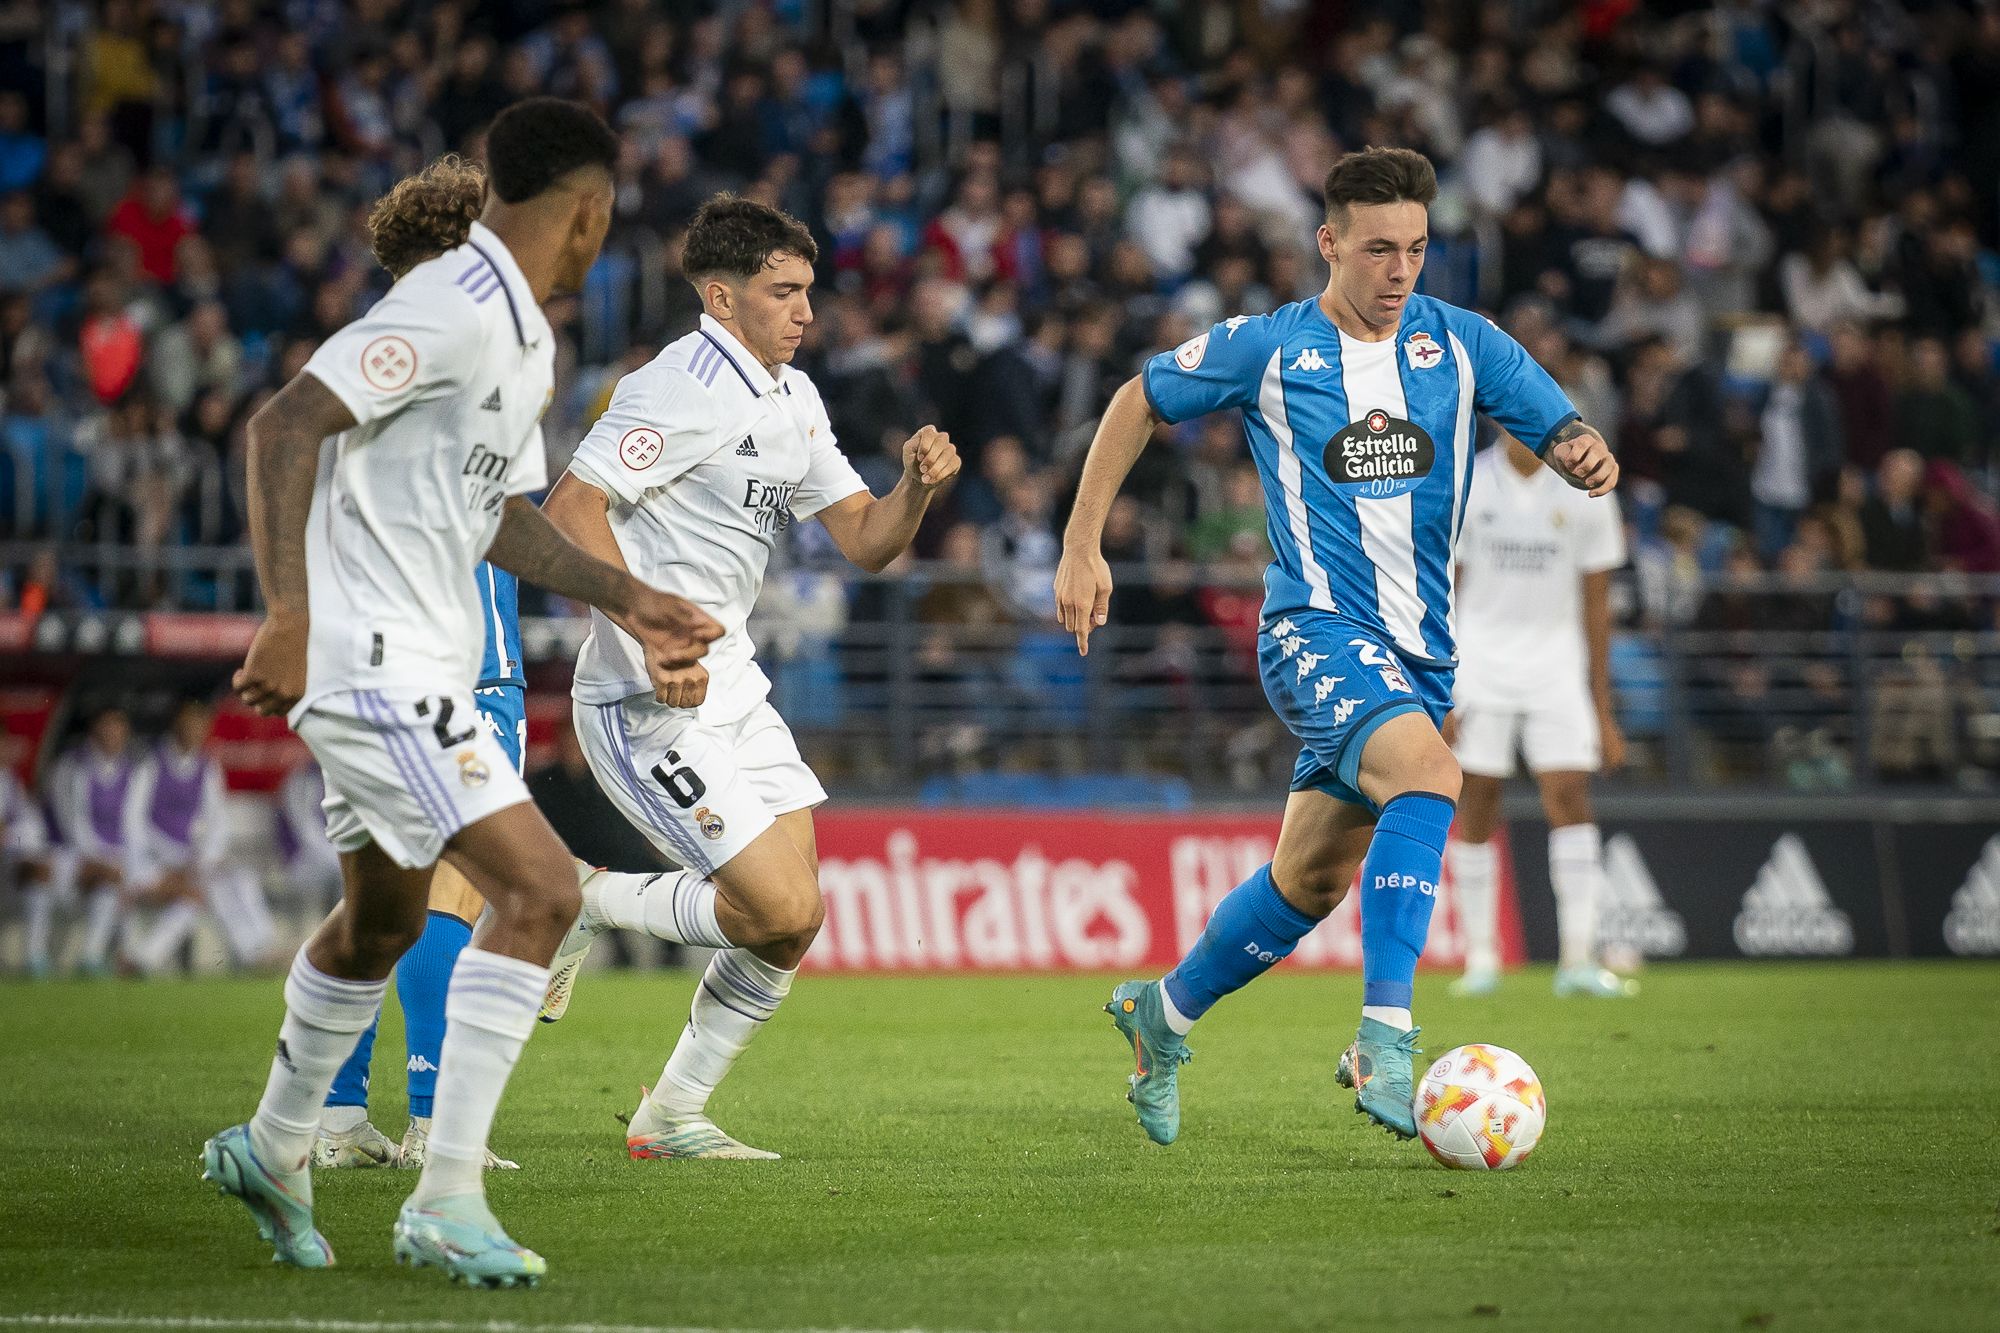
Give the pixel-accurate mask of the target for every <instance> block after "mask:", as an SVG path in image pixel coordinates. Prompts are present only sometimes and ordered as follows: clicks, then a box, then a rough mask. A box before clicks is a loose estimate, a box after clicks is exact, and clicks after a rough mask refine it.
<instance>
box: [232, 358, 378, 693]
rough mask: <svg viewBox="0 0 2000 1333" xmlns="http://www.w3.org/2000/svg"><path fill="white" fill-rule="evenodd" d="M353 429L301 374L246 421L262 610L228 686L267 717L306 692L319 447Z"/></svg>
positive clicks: (341, 406) (348, 415) (313, 380)
mask: <svg viewBox="0 0 2000 1333" xmlns="http://www.w3.org/2000/svg"><path fill="white" fill-rule="evenodd" d="M353 425H354V414H353V413H352V412H350V411H349V410H348V408H347V404H345V403H343V402H341V401H340V399H339V398H338V397H336V396H335V394H334V392H333V390H331V389H329V388H327V387H326V385H324V384H322V383H320V381H319V379H318V378H317V377H316V376H313V375H310V374H306V373H304V372H301V373H300V374H298V375H295V376H293V377H292V382H291V383H290V384H287V385H286V386H285V387H284V388H282V389H280V390H278V392H277V394H276V396H274V397H273V398H272V399H271V401H270V402H268V403H265V404H264V406H263V407H261V408H259V409H258V410H257V415H255V416H253V417H251V418H250V427H249V432H248V434H249V449H248V451H247V460H246V461H247V466H248V481H249V492H250V496H249V499H250V504H249V510H250V550H251V552H252V554H253V555H254V556H255V558H256V562H257V584H258V586H259V587H260V588H262V589H263V592H264V608H265V612H264V623H263V624H261V625H259V626H258V627H257V636H256V637H255V638H254V639H252V640H251V641H250V652H249V654H248V655H247V656H246V657H245V658H244V659H243V665H242V667H241V668H240V669H238V671H237V672H236V675H235V677H234V678H233V680H232V681H231V684H232V685H233V686H234V688H235V690H236V693H237V694H238V696H240V697H241V698H242V700H243V702H244V703H246V704H248V705H250V707H252V708H254V709H256V710H257V711H258V712H260V713H263V714H266V715H271V714H281V713H286V712H289V711H291V707H292V705H293V704H295V703H297V702H298V701H299V699H300V697H301V696H302V695H304V694H305V692H306V637H307V632H308V630H309V629H310V628H311V623H312V622H311V613H310V611H309V610H308V607H307V603H306V518H307V515H308V514H310V513H311V511H312V497H313V483H314V482H315V480H317V478H318V476H319V450H320V445H321V444H322V443H324V442H325V440H326V438H327V437H328V436H330V435H338V434H340V433H341V432H342V431H344V430H347V429H349V428H350V427H352V426H353Z"/></svg>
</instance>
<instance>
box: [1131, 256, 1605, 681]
mask: <svg viewBox="0 0 2000 1333" xmlns="http://www.w3.org/2000/svg"><path fill="white" fill-rule="evenodd" d="M1141 382H1142V384H1143V385H1144V387H1145V390H1146V398H1147V400H1148V401H1149V402H1150V403H1151V404H1152V406H1153V411H1154V412H1155V413H1157V414H1158V415H1159V416H1160V417H1161V418H1162V419H1163V420H1166V421H1169V422H1178V421H1186V420H1188V419H1190V418H1192V417H1198V416H1201V415H1203V414H1205V413H1208V412H1214V411H1218V410H1220V409H1222V408H1229V407H1233V408H1238V409H1240V410H1241V411H1242V413H1243V430H1244V433H1245V435H1246V436H1248V438H1249V441H1250V452H1251V455H1252V457H1253V458H1254V459H1255V460H1256V464H1257V471H1258V473H1259V475H1260V476H1261V477H1262V478H1263V482H1264V506H1265V510H1266V512H1267V513H1268V515H1269V526H1270V535H1271V549H1272V550H1273V551H1275V552H1276V553H1277V559H1276V560H1274V561H1273V562H1272V564H1271V568H1270V569H1269V570H1268V571H1267V572H1266V574H1265V576H1264V589H1265V599H1264V610H1265V614H1266V616H1267V617H1269V616H1282V615H1285V614H1287V613H1290V612H1296V611H1304V610H1308V609H1316V610H1320V611H1327V612H1331V613H1333V614H1336V615H1340V616H1344V617H1346V618H1347V619H1349V620H1352V621H1354V622H1356V623H1357V624H1360V625H1363V626H1366V627H1368V628H1371V629H1376V630H1379V631H1381V632H1382V633H1383V634H1384V635H1385V636H1387V638H1388V639H1389V640H1390V641H1391V642H1392V643H1394V644H1395V646H1396V648H1397V649H1398V650H1399V651H1400V652H1401V653H1403V654H1404V655H1405V656H1407V657H1409V658H1411V659H1413V660H1415V661H1418V662H1423V663H1427V664H1431V665H1437V666H1445V665H1449V664H1451V662H1452V661H1453V659H1454V651H1455V650H1454V645H1453V643H1452V633H1451V594H1452V547H1453V544H1454V543H1455V542H1456V541H1457V540H1458V532H1459V528H1460V527H1461V526H1462V525H1463V523H1464V521H1465V498H1466V493H1467V491H1468V490H1469V488H1470V486H1471V483H1472V460H1473V454H1474V452H1475V451H1474V449H1473V414H1474V412H1484V413H1487V414H1488V415H1490V416H1491V417H1493V418H1494V419H1495V420H1496V421H1498V422H1499V423H1500V424H1501V425H1503V426H1505V427H1506V428H1507V429H1508V430H1510V431H1512V432H1513V434H1514V435H1515V437H1516V438H1518V439H1520V440H1522V441H1523V442H1524V443H1526V444H1528V445H1529V446H1530V447H1531V448H1533V449H1534V450H1535V452H1536V453H1538V454H1539V453H1541V452H1542V451H1544V450H1545V449H1547V447H1548V444H1549V437H1550V436H1552V435H1553V434H1554V433H1555V432H1556V431H1557V430H1558V429H1559V428H1561V427H1562V426H1563V425H1564V424H1565V423H1567V422H1569V421H1570V420H1572V419H1573V418H1574V417H1575V416H1576V415H1577V413H1576V409H1575V408H1574V407H1572V406H1571V405H1570V401H1569V399H1568V397H1567V396H1566V395H1565V394H1564V393H1563V391H1562V390H1561V389H1560V388H1559V387H1557V385H1556V382H1555V380H1554V379H1552V378H1550V376H1549V374H1548V372H1547V371H1545V370H1543V369H1542V368H1541V367H1540V366H1538V365H1536V364H1535V362H1534V360H1533V359H1532V358H1531V357H1529V355H1528V354H1527V353H1526V352H1525V351H1523V350H1522V348H1521V345H1520V344H1519V343H1517V342H1515V341H1514V340H1513V339H1512V338H1510V337H1508V336H1507V335H1506V334H1505V333H1503V332H1501V331H1500V330H1499V329H1498V328H1496V327H1495V326H1494V325H1493V324H1492V322H1491V321H1489V320H1488V319H1486V318H1485V316H1483V315H1478V314H1475V313H1473V312H1472V311H1470V310H1462V309H1460V308H1459V307H1457V306H1453V305H1447V304H1445V303H1444V302H1443V301H1439V300H1437V299H1435V298H1433V297H1428V296H1412V297H1410V299H1409V302H1408V303H1407V305H1405V307H1404V309H1403V320H1402V324H1401V325H1400V326H1399V327H1398V329H1397V331H1396V335H1395V337H1393V338H1390V339H1387V340H1384V341H1382V342H1372V343H1370V342H1360V341H1357V340H1356V339H1353V338H1350V337H1348V336H1347V335H1346V334H1343V333H1342V332H1341V331H1340V330H1339V329H1338V328H1336V327H1335V326H1334V325H1333V323H1332V321H1330V320H1329V319H1327V317H1326V314H1325V312H1323V311H1322V310H1321V309H1320V308H1319V302H1318V301H1317V300H1316V299H1314V300H1305V301H1299V302H1296V303H1294V304H1292V305H1288V306H1284V307H1282V308H1281V309H1279V310H1276V311H1273V312H1272V313H1271V314H1268V315H1239V316H1237V317H1236V318H1234V319H1231V320H1228V321H1226V322H1224V323H1221V324H1218V325H1216V326H1215V327H1214V328H1213V329H1211V330H1210V331H1209V332H1207V333H1204V334H1201V335H1200V336H1198V337H1195V338H1191V339H1189V340H1188V341H1187V342H1185V343H1183V344H1181V346H1180V347H1179V348H1177V349H1175V350H1174V351H1171V352H1162V353H1160V354H1159V355H1158V356H1155V357H1154V358H1152V359H1151V360H1150V361H1148V362H1147V363H1146V366H1145V370H1144V372H1143V373H1142V375H1141Z"/></svg>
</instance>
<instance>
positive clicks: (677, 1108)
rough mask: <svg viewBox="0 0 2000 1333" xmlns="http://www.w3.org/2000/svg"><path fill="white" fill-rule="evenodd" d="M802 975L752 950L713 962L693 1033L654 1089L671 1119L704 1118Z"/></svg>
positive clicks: (691, 1015)
mask: <svg viewBox="0 0 2000 1333" xmlns="http://www.w3.org/2000/svg"><path fill="white" fill-rule="evenodd" d="M797 975H798V973H797V972H796V971H791V972H787V971H785V970H784V969H783V968H778V967H773V966H772V965H771V964H769V963H767V962H765V961H764V960H763V959H761V958H758V957H757V956H755V955H754V954H752V953H751V952H750V951H749V950H747V949H730V948H724V949H723V951H721V952H719V953H717V954H716V955H715V956H714V957H713V958H711V959H709V961H708V970H707V971H706V972H704V973H703V974H702V978H701V986H700V987H699V988H698V989H697V990H696V991H695V993H694V1004H693V1006H692V1007H691V1008H690V1009H689V1011H688V1025H687V1029H686V1031H684V1032H682V1033H681V1039H680V1042H679V1043H678V1044H677V1045H676V1046H675V1047H674V1053H673V1055H672V1056H671V1057H669V1058H668V1060H667V1067H666V1068H665V1069H664V1070H662V1071H661V1072H660V1082H659V1086H657V1087H655V1088H654V1089H653V1103H654V1104H655V1105H656V1106H658V1107H659V1108H660V1109H661V1110H663V1111H665V1112H667V1113H668V1114H670V1115H682V1116H686V1115H699V1114H701V1112H702V1110H703V1109H704V1108H705V1107H707V1105H708V1098H709V1095H710V1094H711V1093H713V1092H714V1091H715V1085H716V1084H718V1083H720V1082H722V1077H723V1075H725V1074H727V1073H728V1072H729V1067H730V1066H731V1065H733V1064H735V1063H736V1057H737V1056H739V1055H741V1054H743V1051H744V1048H745V1047H747V1046H749V1045H750V1039H751V1038H752V1037H755V1036H756V1035H757V1029H759V1028H761V1027H763V1026H764V1024H765V1023H766V1022H767V1021H768V1020H769V1019H770V1017H771V1015H772V1014H774V1013H776V1012H777V1011H778V1006H779V1005H780V1004H781V1003H783V1002H784V998H785V996H786V995H788V994H790V993H791V989H792V978H793V977H796V976H797Z"/></svg>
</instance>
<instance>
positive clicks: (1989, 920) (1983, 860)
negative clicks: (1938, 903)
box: [1944, 837, 2000, 955]
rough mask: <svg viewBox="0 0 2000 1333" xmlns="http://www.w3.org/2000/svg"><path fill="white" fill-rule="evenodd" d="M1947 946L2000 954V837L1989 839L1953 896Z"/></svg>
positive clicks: (1955, 950) (1946, 930)
mask: <svg viewBox="0 0 2000 1333" xmlns="http://www.w3.org/2000/svg"><path fill="white" fill-rule="evenodd" d="M1944 947H1945V948H1947V949H1949V950H1951V951H1952V952H1953V953H1955V954H1961V955H1963V954H1992V953H2000V837H1994V838H1992V839H1989V840H1988V842H1987V844H1986V847H1985V850H1984V851H1982V852H1981V853H1980V854H1979V860H1978V862H1977V863H1976V864H1975V865H1974V866H1973V867H1972V869H1971V870H1970V871H1968V872H1967V873H1966V876H1965V883H1964V884H1962V885H1960V886H1959V889H1958V892H1957V893H1954V894H1953V895H1952V896H1951V911H1950V912H1949V913H1948V914H1947V915H1946V916H1945V919H1944Z"/></svg>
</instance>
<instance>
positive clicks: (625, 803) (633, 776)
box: [574, 694, 826, 875]
mask: <svg viewBox="0 0 2000 1333" xmlns="http://www.w3.org/2000/svg"><path fill="white" fill-rule="evenodd" d="M574 713H575V718H576V736H577V740H578V742H579V743H580V744H581V745H582V746H583V753H584V757H585V758H587V759H588V760H589V761H590V771H591V773H592V774H594V775H595V776H596V778H597V785H598V786H600V787H602V788H603V789H604V792H605V794H606V795H607V796H609V797H610V798H611V802H612V804H614V805H616V806H617V807H618V810H619V813H621V814H623V815H624V816H625V818H626V819H628V820H630V821H631V822H632V825H633V827H635V828H637V829H638V830H639V831H640V832H641V833H644V834H645V835H646V837H647V838H648V839H650V840H651V842H652V844H653V846H655V847H657V848H659V850H660V852H661V854H662V855H664V856H666V857H667V858H669V859H670V860H672V861H673V862H674V863H675V864H676V865H679V866H682V867H685V868H686V869H689V870H695V871H699V872H700V873H702V874H704V875H712V874H714V873H715V871H716V869H717V868H718V867H720V866H724V865H727V864H728V863H729V861H730V860H731V858H733V857H734V856H735V855H736V854H737V853H738V852H740V851H742V850H743V849H744V848H745V847H748V846H749V845H750V844H751V843H752V842H754V841H756V839H757V837H758V835H759V834H761V833H763V831H764V830H765V829H767V828H769V827H771V824H772V822H773V821H774V820H776V818H777V817H778V816H779V815H786V814H790V813H791V812H792V811H794V810H809V809H811V808H812V807H813V806H816V805H819V804H820V803H821V802H823V801H825V800H826V788H824V787H822V786H820V785H819V779H818V778H816V777H814V776H813V771H812V769H810V768H808V767H807V766H806V761H805V760H804V759H802V758H800V757H799V747H798V742H796V741H794V740H793V739H792V731H791V728H790V727H787V726H786V725H785V720H784V719H783V718H781V717H779V716H778V710H777V709H775V708H773V707H771V705H770V704H768V703H766V704H760V705H759V706H758V707H757V708H756V709H754V710H753V711H752V712H751V713H750V714H749V715H748V716H746V717H744V718H743V719H742V720H741V721H738V722H732V723H729V724H728V725H726V726H720V727H716V726H705V725H703V724H702V723H700V722H698V721H696V720H695V715H694V714H693V713H691V712H689V711H688V710H686V709H683V708H668V707H666V706H665V705H663V704H661V703H659V702H657V701H655V700H654V699H653V698H652V696H650V695H645V694H635V695H633V696H632V697H631V698H629V699H626V700H624V701H622V702H620V703H615V704H586V703H578V704H576V705H575V708H574Z"/></svg>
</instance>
